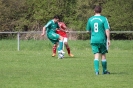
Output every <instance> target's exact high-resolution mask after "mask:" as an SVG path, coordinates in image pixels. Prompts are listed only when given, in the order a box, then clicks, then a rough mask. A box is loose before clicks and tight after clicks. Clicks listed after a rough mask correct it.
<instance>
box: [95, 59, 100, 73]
mask: <svg viewBox="0 0 133 88" xmlns="http://www.w3.org/2000/svg"><path fill="white" fill-rule="evenodd" d="M94 69H95V72H99V60H98V59H94Z"/></svg>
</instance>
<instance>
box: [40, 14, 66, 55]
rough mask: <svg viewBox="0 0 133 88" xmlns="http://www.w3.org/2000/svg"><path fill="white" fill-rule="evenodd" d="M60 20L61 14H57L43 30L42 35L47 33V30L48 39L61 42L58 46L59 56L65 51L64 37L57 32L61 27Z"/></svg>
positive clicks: (55, 42) (54, 42)
mask: <svg viewBox="0 0 133 88" xmlns="http://www.w3.org/2000/svg"><path fill="white" fill-rule="evenodd" d="M59 20H60V18H59V16H58V15H56V16H54V18H53V19H52V20H50V21H49V22H48V23H47V24H46V25H45V26H44V27H43V30H42V34H41V35H42V36H44V35H45V31H46V34H47V37H48V39H49V40H50V41H51V42H52V43H53V44H57V43H58V42H59V47H58V58H59V54H61V53H63V54H64V52H63V50H62V48H63V37H62V36H60V35H59V34H57V33H56V30H57V29H58V28H59V25H58V21H59Z"/></svg>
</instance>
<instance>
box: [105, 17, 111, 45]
mask: <svg viewBox="0 0 133 88" xmlns="http://www.w3.org/2000/svg"><path fill="white" fill-rule="evenodd" d="M104 27H105V29H106V30H105V32H106V37H107V43H108V46H110V26H109V23H108V20H107V18H105V22H104Z"/></svg>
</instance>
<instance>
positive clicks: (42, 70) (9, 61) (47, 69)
mask: <svg viewBox="0 0 133 88" xmlns="http://www.w3.org/2000/svg"><path fill="white" fill-rule="evenodd" d="M69 45H70V46H71V51H72V53H73V54H74V55H75V56H74V57H73V58H70V57H69V56H68V55H67V54H65V58H64V59H57V57H51V54H52V51H51V47H52V44H51V43H50V42H49V41H48V40H29V41H26V40H25V41H24V40H21V41H20V51H17V40H0V88H133V60H132V59H133V41H128V40H126V41H118V40H117V41H114V40H112V41H111V47H110V48H109V53H108V54H107V61H108V70H109V71H110V72H111V74H110V75H102V69H101V64H100V75H99V76H96V75H95V74H94V69H93V54H92V52H91V47H90V44H89V41H83V40H78V41H69Z"/></svg>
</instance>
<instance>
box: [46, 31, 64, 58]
mask: <svg viewBox="0 0 133 88" xmlns="http://www.w3.org/2000/svg"><path fill="white" fill-rule="evenodd" d="M48 38H49V40H50V41H51V42H52V43H53V44H56V43H58V42H59V46H58V54H59V53H64V52H63V51H62V48H63V37H61V36H60V35H59V34H56V33H55V32H51V33H49V34H48ZM58 56H59V55H58Z"/></svg>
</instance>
